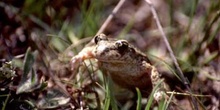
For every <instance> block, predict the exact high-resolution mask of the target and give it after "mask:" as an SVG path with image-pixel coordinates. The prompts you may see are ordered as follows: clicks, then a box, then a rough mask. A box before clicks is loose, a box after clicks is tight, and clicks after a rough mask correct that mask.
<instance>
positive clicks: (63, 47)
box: [0, 0, 220, 110]
mask: <svg viewBox="0 0 220 110" xmlns="http://www.w3.org/2000/svg"><path fill="white" fill-rule="evenodd" d="M118 2H119V1H118V0H96V1H92V0H57V1H54V0H40V1H39V0H1V1H0V61H1V63H0V66H1V68H0V72H1V75H0V88H1V91H0V102H1V103H0V104H1V106H0V107H2V110H7V109H12V108H13V107H15V109H16V110H20V109H22V108H25V109H34V108H38V109H79V108H81V109H104V107H106V106H107V105H106V104H107V103H106V102H105V101H106V98H105V93H104V92H103V91H105V89H104V87H103V84H104V79H103V77H102V73H101V71H99V70H97V69H93V68H92V66H95V67H96V64H94V65H91V64H90V63H91V62H93V61H88V62H85V64H84V66H85V67H87V68H81V69H80V70H79V72H78V74H73V72H72V71H71V67H70V64H69V62H70V59H71V57H73V56H74V55H76V54H77V53H78V52H79V51H80V50H81V49H82V48H83V47H84V46H85V45H86V44H87V43H88V42H89V41H90V40H91V39H92V37H93V36H94V35H95V34H96V33H97V32H98V30H99V29H100V27H101V26H102V24H103V23H104V21H105V20H106V19H107V17H108V16H109V15H110V14H111V13H112V10H113V9H114V8H115V6H116V5H117V3H118ZM152 2H153V5H154V7H155V8H156V11H157V14H158V16H159V19H160V21H161V24H162V26H163V30H164V32H165V34H166V35H167V38H168V40H169V43H170V45H171V47H172V49H173V51H174V54H175V56H176V58H177V59H178V62H179V64H180V67H181V69H182V71H183V73H184V75H185V76H186V77H187V78H188V80H189V84H190V87H191V89H192V91H193V93H194V94H199V95H208V96H201V97H197V100H198V102H199V104H198V106H199V108H200V109H209V110H217V109H220V100H219V99H220V31H219V30H220V20H219V17H220V1H219V0H191V1H185V0H152ZM103 33H105V34H106V35H108V37H112V38H116V39H126V40H128V41H129V42H130V43H131V44H133V45H135V46H136V47H137V48H139V49H140V50H142V51H143V52H144V53H146V54H147V55H148V56H149V58H150V60H152V62H153V63H154V65H155V66H156V67H157V68H158V70H159V71H160V72H161V73H162V74H163V76H164V77H165V79H166V81H167V83H168V84H169V86H170V88H171V90H175V91H177V92H184V93H187V92H186V88H185V87H184V85H183V84H182V83H181V81H180V80H179V79H178V78H177V77H176V75H175V73H176V72H175V71H176V69H175V67H174V65H173V61H172V60H171V58H170V56H169V53H168V52H167V48H166V45H165V43H164V41H163V39H162V37H161V33H160V32H159V30H158V28H157V26H156V22H155V20H154V18H153V16H152V13H151V11H150V8H149V6H148V5H147V3H146V2H145V1H144V0H126V2H125V3H124V4H123V5H122V7H121V8H120V9H119V11H118V12H117V13H116V14H115V15H114V17H113V19H112V20H111V22H110V23H109V24H108V25H107V27H106V29H105V30H104V32H103ZM96 81H97V83H98V84H97V83H96ZM60 88H62V89H60ZM103 89H104V90H103ZM116 96H117V97H120V96H119V95H116ZM176 98H177V102H178V104H179V105H184V107H183V108H184V109H186V110H190V109H192V105H191V101H190V100H189V97H188V96H178V95H177V96H176ZM121 100H122V99H121ZM122 102H123V103H122V104H116V105H117V106H118V107H119V109H131V108H132V104H133V103H135V102H136V99H132V98H131V99H126V100H125V101H122ZM145 104H146V103H145ZM130 105H131V106H130ZM133 105H135V104H133ZM111 106H112V105H111ZM112 108H114V107H112Z"/></svg>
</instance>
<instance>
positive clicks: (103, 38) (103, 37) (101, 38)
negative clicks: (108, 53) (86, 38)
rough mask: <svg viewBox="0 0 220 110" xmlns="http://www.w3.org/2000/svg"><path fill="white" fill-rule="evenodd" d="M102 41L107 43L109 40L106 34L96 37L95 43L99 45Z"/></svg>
mask: <svg viewBox="0 0 220 110" xmlns="http://www.w3.org/2000/svg"><path fill="white" fill-rule="evenodd" d="M101 40H105V41H107V40H108V38H107V37H106V35H105V34H99V35H96V36H95V38H94V41H95V43H96V44H97V43H98V42H99V41H101Z"/></svg>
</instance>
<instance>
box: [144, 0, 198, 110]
mask: <svg viewBox="0 0 220 110" xmlns="http://www.w3.org/2000/svg"><path fill="white" fill-rule="evenodd" d="M145 1H146V2H147V4H148V5H149V6H150V9H151V12H152V14H153V18H154V19H155V21H156V24H157V27H158V29H159V31H160V32H161V34H162V38H163V40H164V42H165V44H166V47H167V49H168V51H169V54H170V56H171V58H172V60H173V62H174V65H175V67H176V68H177V71H178V75H179V76H180V78H181V80H182V82H183V83H184V85H185V86H186V88H187V90H188V91H189V92H190V94H192V90H191V89H190V87H189V83H188V81H187V79H186V78H185V77H184V75H183V72H182V70H181V68H180V66H179V64H178V62H177V59H176V57H175V55H174V53H173V50H172V49H171V46H170V44H169V42H168V40H167V37H166V35H165V33H164V31H163V28H162V25H161V23H160V20H159V17H158V15H157V12H156V10H155V8H154V6H153V4H152V2H151V1H150V0H145ZM191 98H192V102H193V105H194V108H195V109H196V110H198V106H197V103H196V100H195V98H194V97H192V95H191Z"/></svg>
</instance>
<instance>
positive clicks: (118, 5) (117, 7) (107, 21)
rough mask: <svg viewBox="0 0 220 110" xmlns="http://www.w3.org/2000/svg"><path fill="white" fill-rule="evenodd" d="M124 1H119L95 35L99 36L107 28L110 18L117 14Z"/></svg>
mask: <svg viewBox="0 0 220 110" xmlns="http://www.w3.org/2000/svg"><path fill="white" fill-rule="evenodd" d="M125 1H126V0H120V1H119V2H118V4H117V6H116V7H115V8H114V9H113V11H112V13H111V14H110V15H109V16H108V18H107V19H106V20H105V22H104V23H103V25H102V27H101V28H100V29H99V31H98V32H97V33H96V35H98V34H101V33H102V32H103V31H104V30H105V28H106V27H107V25H108V24H109V23H110V21H111V20H112V18H113V17H114V15H115V14H116V13H117V12H118V10H119V9H120V8H121V6H122V5H123V4H124V2H125Z"/></svg>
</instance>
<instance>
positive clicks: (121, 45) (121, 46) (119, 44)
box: [115, 40, 128, 51]
mask: <svg viewBox="0 0 220 110" xmlns="http://www.w3.org/2000/svg"><path fill="white" fill-rule="evenodd" d="M115 45H116V46H117V47H118V49H119V51H123V50H125V49H127V48H128V42H127V41H125V40H120V41H116V42H115Z"/></svg>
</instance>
